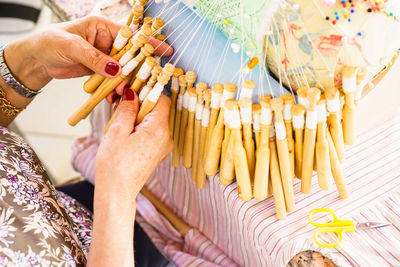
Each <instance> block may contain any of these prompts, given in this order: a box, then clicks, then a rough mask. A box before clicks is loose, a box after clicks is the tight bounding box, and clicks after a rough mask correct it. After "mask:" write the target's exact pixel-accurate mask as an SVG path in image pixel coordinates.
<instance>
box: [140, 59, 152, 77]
mask: <svg viewBox="0 0 400 267" xmlns="http://www.w3.org/2000/svg"><path fill="white" fill-rule="evenodd" d="M152 69H153V67H152V66H150V65H149V64H147V62H146V61H145V62H144V64H143V65H142V67H140V70H139V72H138V74H137V77H138V78H139V79H142V80H143V81H145V80H147V79H148V78H149V77H150V74H151V70H152Z"/></svg>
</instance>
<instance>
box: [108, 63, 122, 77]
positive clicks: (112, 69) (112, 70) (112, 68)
mask: <svg viewBox="0 0 400 267" xmlns="http://www.w3.org/2000/svg"><path fill="white" fill-rule="evenodd" d="M105 71H106V72H107V73H108V74H110V75H112V76H115V74H117V73H118V71H119V65H118V64H115V63H113V62H108V63H107V65H106V69H105Z"/></svg>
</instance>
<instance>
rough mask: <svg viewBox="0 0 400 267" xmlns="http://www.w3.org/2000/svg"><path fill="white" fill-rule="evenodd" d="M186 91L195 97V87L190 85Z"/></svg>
mask: <svg viewBox="0 0 400 267" xmlns="http://www.w3.org/2000/svg"><path fill="white" fill-rule="evenodd" d="M187 92H188V93H189V96H193V97H196V96H197V93H196V88H194V87H190V88H189V89H188V90H187Z"/></svg>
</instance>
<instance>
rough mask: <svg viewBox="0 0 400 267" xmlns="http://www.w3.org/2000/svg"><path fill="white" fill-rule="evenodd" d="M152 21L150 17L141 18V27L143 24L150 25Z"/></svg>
mask: <svg viewBox="0 0 400 267" xmlns="http://www.w3.org/2000/svg"><path fill="white" fill-rule="evenodd" d="M152 21H153V18H152V17H144V18H143V25H145V24H151V22H152Z"/></svg>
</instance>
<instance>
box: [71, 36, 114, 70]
mask: <svg viewBox="0 0 400 267" xmlns="http://www.w3.org/2000/svg"><path fill="white" fill-rule="evenodd" d="M76 45H77V49H76V51H69V53H71V52H72V57H74V60H75V61H76V62H79V63H81V64H82V65H84V66H85V67H87V68H89V69H91V70H92V71H94V72H95V73H98V74H100V75H101V76H104V77H110V78H111V77H115V76H117V75H118V74H119V73H120V72H121V66H120V65H119V63H118V61H117V60H115V59H114V58H112V57H110V56H108V55H106V54H104V53H103V52H101V51H100V50H98V49H96V48H95V47H94V46H92V45H91V44H90V43H88V42H87V41H86V40H85V39H83V38H81V37H79V38H77V42H76Z"/></svg>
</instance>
